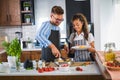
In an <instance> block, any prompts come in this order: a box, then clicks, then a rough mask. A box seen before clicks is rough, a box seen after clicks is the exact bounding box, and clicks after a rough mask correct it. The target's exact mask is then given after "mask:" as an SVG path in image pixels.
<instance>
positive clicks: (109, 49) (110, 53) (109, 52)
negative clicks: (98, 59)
mask: <svg viewBox="0 0 120 80" xmlns="http://www.w3.org/2000/svg"><path fill="white" fill-rule="evenodd" d="M114 51H115V43H107V44H105V51H104V58H105V61H106V62H108V61H114V60H115V52H114Z"/></svg>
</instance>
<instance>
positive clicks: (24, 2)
mask: <svg viewBox="0 0 120 80" xmlns="http://www.w3.org/2000/svg"><path fill="white" fill-rule="evenodd" d="M20 3H21V4H20V7H21V22H22V25H33V24H35V19H34V0H20Z"/></svg>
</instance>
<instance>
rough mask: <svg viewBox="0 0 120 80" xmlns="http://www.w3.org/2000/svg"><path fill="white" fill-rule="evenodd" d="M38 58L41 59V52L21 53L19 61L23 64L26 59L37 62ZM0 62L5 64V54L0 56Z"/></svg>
mask: <svg viewBox="0 0 120 80" xmlns="http://www.w3.org/2000/svg"><path fill="white" fill-rule="evenodd" d="M40 57H41V51H23V52H22V54H21V58H20V61H21V62H24V61H25V60H26V59H30V60H36V59H38V60H39V59H40ZM0 62H7V54H6V52H4V53H2V54H0Z"/></svg>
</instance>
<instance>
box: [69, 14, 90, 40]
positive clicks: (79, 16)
mask: <svg viewBox="0 0 120 80" xmlns="http://www.w3.org/2000/svg"><path fill="white" fill-rule="evenodd" d="M78 19H79V20H80V21H81V22H82V23H83V25H82V31H83V33H84V38H85V39H86V40H88V28H87V27H88V22H87V19H86V17H85V16H84V15H83V14H82V13H77V14H75V15H73V17H72V20H71V21H72V22H73V21H75V20H78Z"/></svg>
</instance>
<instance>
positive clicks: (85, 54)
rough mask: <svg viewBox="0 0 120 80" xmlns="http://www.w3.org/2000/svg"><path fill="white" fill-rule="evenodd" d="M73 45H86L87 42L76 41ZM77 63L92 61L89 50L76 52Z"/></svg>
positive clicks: (83, 40) (75, 59)
mask: <svg viewBox="0 0 120 80" xmlns="http://www.w3.org/2000/svg"><path fill="white" fill-rule="evenodd" d="M73 45H74V46H75V45H86V40H85V39H82V40H75V41H74V42H73ZM74 61H75V62H80V61H91V57H90V52H89V51H88V50H75V56H74Z"/></svg>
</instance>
